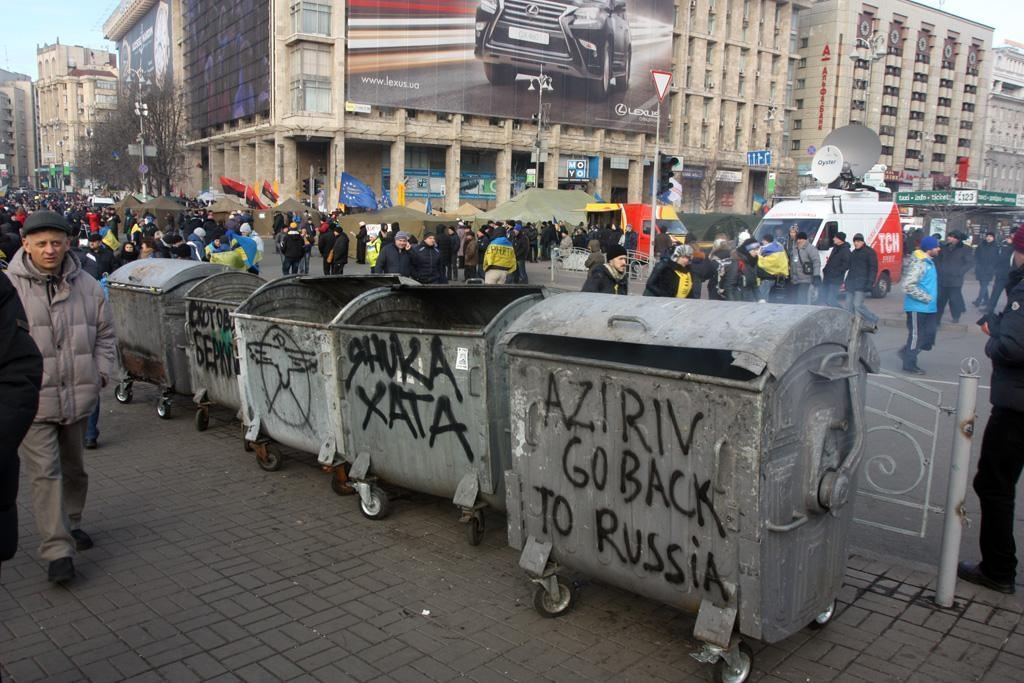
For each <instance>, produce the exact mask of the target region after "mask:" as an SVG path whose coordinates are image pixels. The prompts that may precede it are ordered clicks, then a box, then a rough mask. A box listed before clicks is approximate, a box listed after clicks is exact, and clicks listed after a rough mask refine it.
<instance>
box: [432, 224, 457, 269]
mask: <svg viewBox="0 0 1024 683" xmlns="http://www.w3.org/2000/svg"><path fill="white" fill-rule="evenodd" d="M449 231H454V228H451V227H449V226H446V225H440V226H438V228H437V236H436V239H435V246H436V248H437V250H438V252H440V254H441V276H442V282H448V281H449V280H451V279H453V278H454V279H456V280H457V279H458V277H456V276H455V269H454V268H452V265H453V264H452V261H453V259H454V258H455V254H456V253H457V252H458V246H457V245H456V247H455V251H452V240H451V237H450V236H451V234H452V233H451V232H449Z"/></svg>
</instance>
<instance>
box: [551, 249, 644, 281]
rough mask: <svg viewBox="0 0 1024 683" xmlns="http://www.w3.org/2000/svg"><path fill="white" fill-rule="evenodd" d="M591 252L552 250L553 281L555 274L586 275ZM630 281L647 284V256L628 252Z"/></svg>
mask: <svg viewBox="0 0 1024 683" xmlns="http://www.w3.org/2000/svg"><path fill="white" fill-rule="evenodd" d="M589 256H590V252H589V251H588V250H586V249H577V248H573V249H571V250H569V251H562V250H561V249H559V248H558V247H555V248H554V249H552V250H551V280H552V281H554V279H555V272H556V271H561V272H566V273H582V274H586V272H587V268H586V265H585V264H586V262H587V258H589ZM626 258H627V267H628V269H629V279H630V280H636V281H640V282H646V281H647V276H648V275H649V274H650V262H649V260H648V257H647V254H644V253H641V252H639V251H629V252H626Z"/></svg>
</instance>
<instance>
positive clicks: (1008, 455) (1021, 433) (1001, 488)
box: [974, 406, 1024, 583]
mask: <svg viewBox="0 0 1024 683" xmlns="http://www.w3.org/2000/svg"><path fill="white" fill-rule="evenodd" d="M1022 469H1024V412H1021V411H1016V410H1010V409H1009V408H1000V407H998V406H993V407H992V415H991V416H990V417H989V418H988V424H987V425H986V426H985V436H984V437H983V438H982V441H981V457H980V458H979V459H978V474H977V475H975V477H974V492H975V493H977V494H978V500H980V501H981V537H980V539H979V545H980V546H981V570H982V571H983V572H984V573H985V576H987V577H989V578H990V579H992V580H993V581H1002V582H1007V583H1012V582H1013V580H1014V578H1015V577H1016V574H1017V546H1016V545H1015V544H1014V541H1013V503H1014V500H1013V498H1014V493H1015V491H1016V488H1017V481H1018V480H1019V479H1020V474H1021V470H1022Z"/></svg>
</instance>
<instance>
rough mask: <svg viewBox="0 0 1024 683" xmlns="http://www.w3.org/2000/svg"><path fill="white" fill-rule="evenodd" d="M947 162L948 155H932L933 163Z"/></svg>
mask: <svg viewBox="0 0 1024 683" xmlns="http://www.w3.org/2000/svg"><path fill="white" fill-rule="evenodd" d="M945 160H946V155H945V154H933V155H932V161H945Z"/></svg>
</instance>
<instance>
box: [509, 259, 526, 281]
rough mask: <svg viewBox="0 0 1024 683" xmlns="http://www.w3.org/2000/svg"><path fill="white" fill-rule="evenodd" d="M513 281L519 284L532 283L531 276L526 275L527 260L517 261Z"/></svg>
mask: <svg viewBox="0 0 1024 683" xmlns="http://www.w3.org/2000/svg"><path fill="white" fill-rule="evenodd" d="M512 281H513V282H515V283H516V284H519V285H528V284H530V278H529V277H527V275H526V261H518V262H517V263H516V272H514V273H512Z"/></svg>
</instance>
